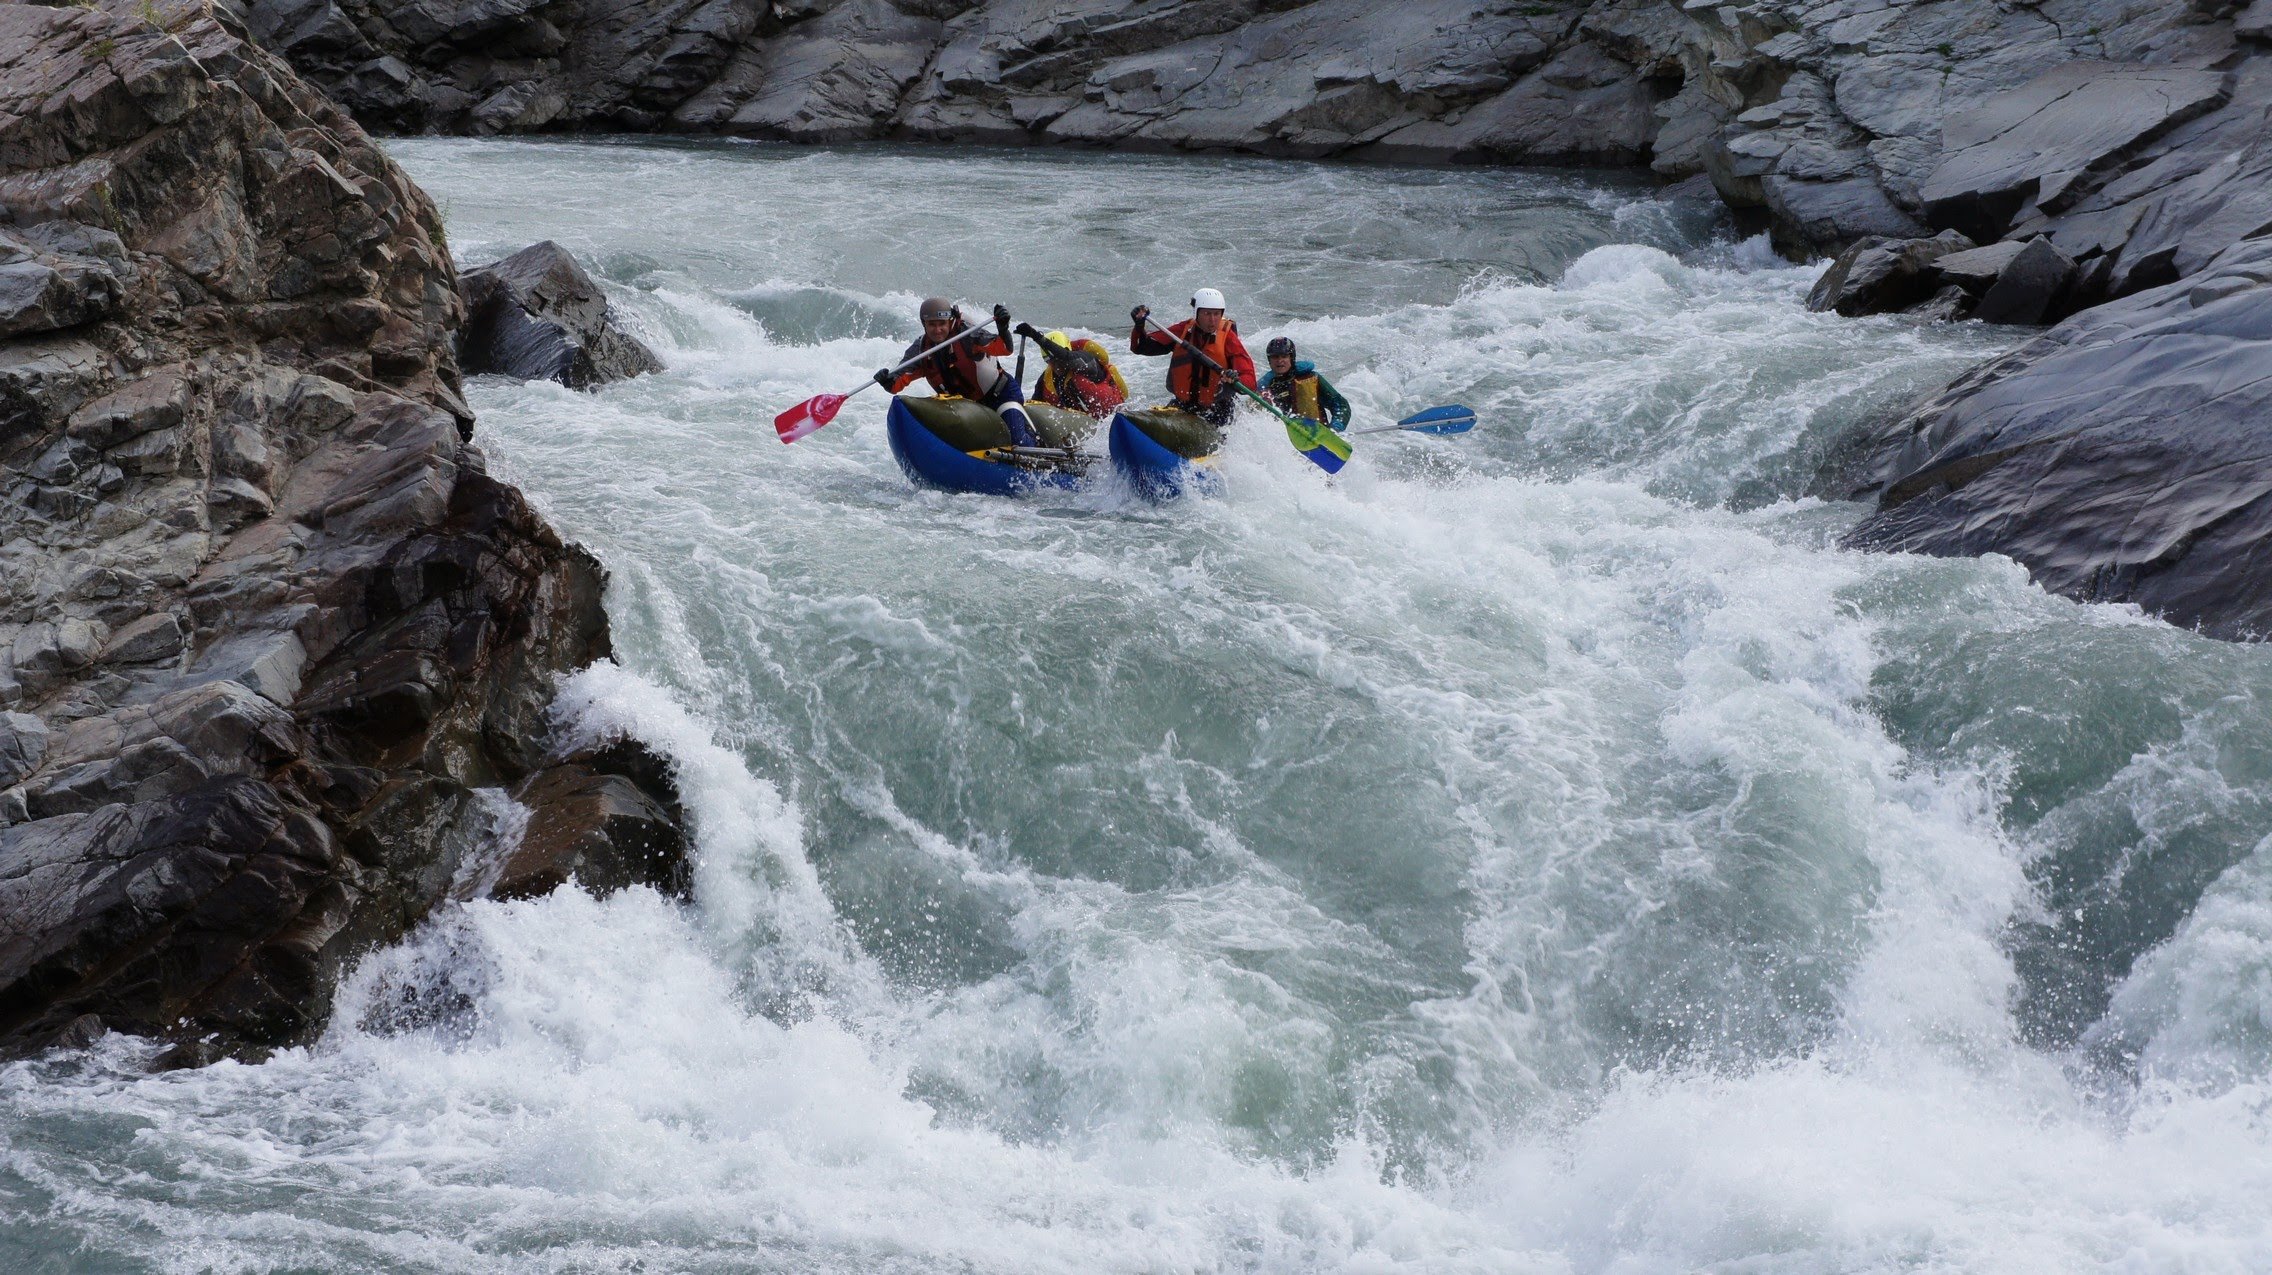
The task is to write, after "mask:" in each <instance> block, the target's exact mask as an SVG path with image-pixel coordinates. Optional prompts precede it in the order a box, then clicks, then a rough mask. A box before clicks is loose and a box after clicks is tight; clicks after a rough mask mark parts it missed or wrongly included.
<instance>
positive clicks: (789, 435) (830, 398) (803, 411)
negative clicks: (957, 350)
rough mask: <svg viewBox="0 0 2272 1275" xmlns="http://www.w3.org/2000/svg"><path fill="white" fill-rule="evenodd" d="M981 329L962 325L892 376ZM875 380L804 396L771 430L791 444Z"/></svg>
mask: <svg viewBox="0 0 2272 1275" xmlns="http://www.w3.org/2000/svg"><path fill="white" fill-rule="evenodd" d="M983 330H984V328H983V326H982V325H980V324H976V323H974V324H972V325H970V326H969V327H967V328H964V329H963V330H962V331H960V332H957V333H955V334H954V335H953V336H950V337H948V338H947V339H946V340H944V341H941V342H939V343H938V344H937V345H934V346H932V347H931V348H930V349H928V350H925V351H923V352H922V353H921V354H918V355H916V356H915V357H914V358H911V359H909V360H907V361H906V362H904V363H902V364H900V365H899V366H898V367H895V368H893V369H892V370H891V371H892V375H894V376H897V375H899V374H900V373H901V372H904V371H906V370H907V369H909V368H911V367H913V366H915V365H916V364H918V363H921V362H922V361H923V360H925V359H927V358H930V357H931V356H932V355H934V354H937V353H938V352H939V351H941V350H943V349H946V348H947V347H948V346H950V345H953V344H954V343H955V342H957V341H960V340H962V339H963V338H964V337H966V336H969V335H971V334H972V333H974V332H980V331H983ZM875 383H876V382H875V378H873V377H870V378H869V379H868V380H867V381H866V382H864V383H863V384H862V385H861V386H860V389H859V390H850V391H847V392H846V393H843V394H815V395H813V396H812V397H811V398H808V399H806V400H805V401H804V402H802V403H799V404H797V405H796V406H795V407H792V408H790V409H789V410H788V411H786V412H783V413H781V414H780V415H779V416H776V417H774V418H773V430H774V432H775V433H777V434H779V435H781V441H782V442H784V443H794V442H796V441H797V440H798V439H800V438H803V437H804V436H805V435H807V434H810V433H812V432H813V431H814V430H816V429H819V428H820V427H821V426H823V425H826V424H828V423H829V422H830V421H833V420H835V419H836V412H837V409H838V408H841V407H843V406H844V400H846V399H848V398H850V397H852V396H853V395H854V394H857V393H859V392H860V390H864V389H866V388H868V386H870V385H874V384H875Z"/></svg>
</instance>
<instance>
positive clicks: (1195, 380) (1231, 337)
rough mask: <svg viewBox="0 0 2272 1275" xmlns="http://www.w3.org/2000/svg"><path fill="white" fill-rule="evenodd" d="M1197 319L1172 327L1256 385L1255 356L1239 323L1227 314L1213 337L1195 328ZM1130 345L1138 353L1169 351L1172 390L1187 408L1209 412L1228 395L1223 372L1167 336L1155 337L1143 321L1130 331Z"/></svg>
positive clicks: (1187, 339) (1233, 373) (1234, 373)
mask: <svg viewBox="0 0 2272 1275" xmlns="http://www.w3.org/2000/svg"><path fill="white" fill-rule="evenodd" d="M1193 322H1194V320H1191V319H1185V320H1184V321H1183V322H1181V323H1178V324H1176V325H1175V326H1173V327H1171V328H1169V329H1168V331H1169V332H1172V333H1174V334H1175V335H1176V336H1179V337H1182V338H1183V339H1184V340H1185V341H1189V342H1190V343H1191V344H1192V345H1194V346H1197V347H1198V348H1199V352H1200V353H1202V354H1204V355H1206V356H1207V357H1208V358H1211V359H1213V360H1215V362H1217V363H1219V364H1221V365H1222V366H1223V367H1226V368H1228V369H1230V371H1231V373H1232V375H1234V376H1236V377H1238V378H1239V380H1240V381H1242V382H1244V383H1245V384H1246V387H1247V388H1248V389H1250V390H1251V389H1253V388H1254V359H1253V357H1252V356H1250V355H1249V354H1247V352H1246V342H1244V341H1241V340H1239V325H1238V324H1237V323H1234V322H1232V320H1231V318H1230V316H1229V315H1225V316H1223V325H1222V326H1221V327H1219V328H1216V329H1215V335H1214V336H1212V337H1209V336H1206V335H1204V334H1202V333H1201V332H1200V331H1199V330H1198V329H1197V328H1195V327H1193V326H1192V324H1193ZM1128 348H1129V349H1131V350H1134V351H1135V352H1136V353H1138V354H1165V355H1168V356H1170V357H1169V359H1168V393H1170V394H1173V395H1175V401H1176V402H1177V403H1178V404H1180V405H1181V406H1182V407H1183V408H1184V409H1185V410H1187V411H1193V412H1205V411H1208V410H1210V409H1213V408H1214V407H1215V404H1216V403H1217V401H1218V400H1221V399H1223V398H1226V397H1228V396H1229V395H1230V394H1231V393H1232V390H1231V387H1230V386H1229V385H1228V384H1227V383H1226V382H1225V380H1224V377H1223V374H1222V373H1220V372H1217V371H1216V370H1215V369H1214V368H1211V367H1209V366H1207V365H1206V364H1204V363H1202V362H1200V361H1199V360H1197V359H1195V358H1193V357H1191V351H1190V350H1188V349H1185V348H1184V347H1183V346H1182V345H1180V344H1177V343H1176V342H1174V341H1170V340H1169V339H1168V338H1166V337H1164V336H1153V335H1152V334H1151V333H1149V332H1146V331H1145V330H1144V325H1143V324H1141V323H1139V324H1137V325H1136V327H1135V329H1134V330H1132V331H1131V332H1129V334H1128Z"/></svg>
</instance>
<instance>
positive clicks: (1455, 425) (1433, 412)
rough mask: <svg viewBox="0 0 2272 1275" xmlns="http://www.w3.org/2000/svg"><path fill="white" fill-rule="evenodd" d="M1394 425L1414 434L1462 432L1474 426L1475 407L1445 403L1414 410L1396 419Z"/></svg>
mask: <svg viewBox="0 0 2272 1275" xmlns="http://www.w3.org/2000/svg"><path fill="white" fill-rule="evenodd" d="M1396 427H1397V428H1398V429H1408V430H1411V431H1412V432H1413V433H1415V434H1464V433H1466V432H1467V431H1469V430H1471V429H1474V428H1475V409H1474V408H1472V407H1462V406H1460V405H1459V404H1457V403H1447V404H1445V405H1444V406H1442V407H1431V408H1429V409H1428V410H1427V411H1425V412H1414V413H1413V414H1412V415H1410V416H1407V417H1405V418H1404V419H1403V420H1401V421H1398V422H1397V423H1396Z"/></svg>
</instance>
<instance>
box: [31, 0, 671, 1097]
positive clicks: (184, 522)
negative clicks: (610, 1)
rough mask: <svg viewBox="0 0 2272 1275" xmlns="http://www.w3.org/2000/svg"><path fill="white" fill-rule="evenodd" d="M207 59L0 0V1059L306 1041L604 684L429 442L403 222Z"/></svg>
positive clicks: (191, 36) (411, 264)
mask: <svg viewBox="0 0 2272 1275" xmlns="http://www.w3.org/2000/svg"><path fill="white" fill-rule="evenodd" d="M433 12H434V13H435V14H438V15H441V16H442V17H443V18H447V19H449V20H452V21H456V20H459V19H464V20H466V21H469V22H475V23H477V24H478V23H481V22H490V21H492V20H493V21H494V22H496V23H498V24H501V25H500V26H499V28H498V29H499V30H503V29H504V28H505V27H509V26H512V25H513V24H514V23H515V22H517V21H518V20H519V18H520V17H527V16H529V15H528V14H527V13H526V12H519V11H515V10H513V9H512V7H511V6H510V5H503V6H498V5H487V4H481V3H476V4H470V5H459V6H456V7H453V8H448V9H446V10H445V9H436V10H433ZM298 13H299V17H298V19H297V22H298V25H297V26H295V27H294V30H295V31H297V32H299V33H300V37H301V41H302V43H305V44H309V45H310V46H311V47H313V46H315V45H319V44H321V45H324V46H326V47H332V46H337V47H340V48H346V47H347V46H348V45H349V44H350V43H351V41H350V40H349V35H348V32H347V31H346V30H344V29H343V28H342V25H341V21H340V20H339V18H338V16H337V15H338V13H339V11H338V10H336V9H334V8H332V7H330V6H326V5H306V6H303V7H302V8H301V9H300V10H298ZM516 13H518V16H516ZM233 22H234V20H233V19H232V18H231V17H230V16H229V13H228V12H227V11H224V10H221V9H218V8H214V7H211V6H209V5H208V4H207V3H205V0H132V2H131V3H129V2H128V0H115V2H114V3H110V4H107V5H89V6H73V7H48V6H33V5H0V234H5V236H6V241H7V243H8V244H9V245H12V247H10V248H9V249H8V250H7V251H9V252H11V253H14V254H15V255H16V256H17V257H18V258H20V259H18V260H15V261H13V263H12V264H15V265H24V264H27V263H28V264H31V265H34V266H36V267H37V268H38V269H39V270H44V271H47V272H48V273H47V274H46V275H40V276H39V277H38V278H39V289H38V290H37V294H36V296H34V298H33V303H32V304H31V305H29V306H17V307H15V308H14V309H10V310H8V311H7V313H8V314H10V315H13V316H16V318H14V319H11V320H9V321H10V322H19V323H21V322H32V327H31V328H27V329H24V330H23V334H21V335H17V336H15V337H14V338H13V339H9V340H4V341H0V464H5V465H6V466H7V473H8V476H9V486H8V493H9V495H8V499H6V500H0V546H5V548H6V550H7V552H5V553H0V1054H13V1053H20V1052H22V1051H24V1050H28V1049H38V1048H45V1047H47V1046H49V1045H52V1044H55V1043H57V1042H68V1041H71V1040H75V1039H91V1038H92V1037H91V1036H90V1035H88V1033H89V1032H91V1031H94V1030H122V1031H129V1032H136V1033H142V1034H148V1035H158V1036H164V1037H168V1038H172V1039H175V1040H176V1041H177V1042H178V1044H177V1047H175V1048H173V1049H171V1050H169V1051H168V1052H167V1053H166V1055H165V1058H166V1060H167V1061H166V1062H165V1063H163V1064H162V1065H177V1064H178V1065H195V1064H199V1063H203V1062H209V1061H212V1060H213V1059H215V1058H219V1057H224V1056H239V1057H249V1056H255V1055H257V1054H258V1053H259V1052H260V1051H262V1050H264V1049H267V1048H271V1047H274V1046H277V1045H282V1044H288V1043H292V1042H295V1041H300V1040H305V1039H306V1038H307V1037H308V1036H309V1035H310V1034H312V1033H313V1032H314V1031H315V1030H317V1029H318V1028H319V1027H320V1026H321V1024H322V1022H323V1019H324V1016H325V1014H326V1012H327V1005H328V1000H329V996H330V988H331V982H332V979H333V977H334V975H335V972H336V971H337V970H338V968H340V966H341V965H342V963H344V962H346V961H348V960H350V959H353V958H354V957H356V956H357V955H358V954H360V953H362V952H364V951H366V950H368V949H369V948H370V947H371V946H372V945H374V944H378V943H384V942H387V941H390V940H392V939H394V938H396V937H399V936H400V935H401V934H403V933H404V932H405V931H406V929H407V928H408V927H409V926H412V925H414V924H416V923H417V922H418V921H419V920H420V918H422V917H423V916H425V915H426V914H427V913H428V912H429V911H430V910H431V909H432V908H434V907H435V906H437V905H439V904H442V903H444V902H446V901H447V900H448V899H449V898H451V897H452V894H451V890H452V880H453V870H454V867H455V865H457V864H458V863H460V862H461V861H462V860H463V859H464V857H465V855H466V854H467V852H468V851H467V847H468V846H470V845H471V844H473V843H475V842H477V841H478V840H480V838H482V837H483V836H485V835H486V834H487V830H488V822H487V820H486V818H485V817H484V816H483V814H482V812H481V810H480V808H479V807H480V803H479V802H477V801H476V800H475V799H474V794H475V793H477V792H479V791H482V790H486V789H495V788H499V787H503V786H510V785H514V784H517V783H519V782H520V781H522V780H523V779H525V778H527V777H528V776H529V775H531V774H533V773H536V772H538V771H540V770H542V769H543V768H544V767H545V766H547V765H549V764H553V762H552V750H553V746H554V741H553V739H552V731H551V726H550V723H549V721H548V720H547V718H546V715H545V708H546V705H547V704H548V703H549V701H550V698H551V695H552V693H553V688H554V687H555V686H556V685H557V681H558V678H559V677H560V675H562V674H563V673H565V672H567V671H569V670H572V669H575V668H578V667H581V666H583V665H585V664H587V663H589V662H591V661H592V660H594V659H597V658H600V657H601V656H604V655H605V654H606V653H607V650H608V637H607V621H606V615H605V612H604V611H603V610H602V609H601V607H600V595H601V590H602V585H603V577H602V574H601V571H600V568H599V564H598V563H597V562H596V561H594V560H593V559H592V558H591V556H590V555H589V554H586V553H583V552H582V551H580V550H576V549H574V548H572V547H571V546H568V545H565V544H563V543H562V542H561V540H560V538H559V537H558V535H556V534H555V533H554V532H553V531H552V530H551V529H550V528H549V527H547V526H545V525H544V523H543V521H542V520H541V519H539V518H538V517H537V516H536V515H535V514H534V513H533V512H532V511H531V510H530V509H529V507H528V505H527V502H526V501H525V500H523V499H522V498H521V497H520V495H519V493H517V492H515V491H513V490H512V489H511V488H510V487H507V486H505V485H504V484H501V483H498V482H497V481H495V480H494V479H492V478H490V477H489V476H488V474H487V473H486V466H485V464H484V462H483V460H482V457H481V454H480V452H479V450H478V449H477V448H475V447H473V446H472V445H471V443H470V441H469V439H468V430H469V429H470V426H471V414H470V413H469V412H468V411H467V410H466V407H465V404H464V401H463V399H462V398H461V397H460V395H459V393H458V384H459V371H458V367H457V364H456V361H455V359H454V357H453V355H452V347H453V344H454V338H455V336H456V332H457V329H458V328H459V326H460V324H461V322H462V320H463V317H464V311H463V309H462V302H461V300H460V298H459V295H458V291H457V287H456V271H455V268H454V266H453V263H452V262H451V260H450V257H449V253H448V250H447V248H446V247H445V246H444V244H443V242H442V238H441V227H440V221H439V218H438V217H437V216H436V214H435V210H434V208H433V206H432V205H431V204H430V203H429V202H428V201H427V200H426V198H425V196H424V195H423V194H421V193H420V192H419V191H418V190H417V188H416V187H414V186H413V185H411V183H410V182H409V180H408V179H407V178H406V177H405V176H404V175H403V173H402V172H401V170H400V169H399V168H397V167H396V166H395V165H394V164H393V163H392V162H391V161H390V160H389V159H388V158H387V157H386V156H385V154H384V153H383V152H381V151H380V150H379V149H378V148H377V147H376V146H374V145H373V144H372V142H371V140H370V139H369V138H368V137H367V136H365V135H364V133H363V132H362V130H361V129H360V128H359V127H357V126H356V125H355V124H354V123H353V122H352V121H351V120H349V119H348V118H347V117H346V116H345V115H344V114H343V113H342V112H341V111H340V110H339V109H338V108H337V107H336V106H334V105H333V104H332V103H331V102H330V101H328V100H326V99H325V98H324V97H322V96H321V95H320V94H317V93H315V92H313V91H311V90H310V89H309V88H308V87H307V86H306V85H305V84H303V83H301V82H300V81H299V80H298V79H297V78H296V77H295V76H294V75H293V73H292V72H291V70H290V69H289V68H288V67H286V66H285V65H284V64H283V63H282V62H280V61H278V60H277V59H276V58H274V57H273V56H271V55H270V54H268V53H266V52H263V51H262V50H260V49H259V48H257V47H254V46H253V45H251V44H250V43H248V42H247V41H246V40H245V38H244V37H243V34H242V32H241V31H240V30H239V29H237V28H236V27H235V26H234V25H233ZM515 29H525V28H515ZM500 38H502V37H500ZM59 86H67V88H64V87H59ZM96 219H99V220H100V221H101V223H102V225H103V226H104V227H106V228H107V229H104V230H100V231H97V230H92V229H89V223H90V222H91V221H93V220H96ZM23 245H30V248H28V249H27V248H25V247H23ZM27 254H28V255H27ZM74 272H76V273H74ZM18 274H19V275H26V277H28V274H27V272H22V271H19V272H18ZM51 276H52V277H51ZM58 280H60V281H61V282H58ZM8 295H10V296H13V295H15V294H12V293H11V294H8ZM24 316H33V318H34V319H36V322H33V321H32V319H26V318H25V317H24ZM64 324H68V325H69V326H68V330H67V331H49V330H45V329H46V328H55V327H57V326H59V325H64ZM578 764H580V765H581V766H582V767H583V768H584V772H585V775H586V780H585V782H586V784H587V787H589V788H591V789H592V790H593V792H594V793H596V794H598V795H597V796H592V795H590V794H587V795H586V797H585V798H584V799H583V806H582V807H579V808H586V807H591V808H600V809H603V810H604V812H605V818H603V819H601V821H600V825H601V826H602V827H603V830H607V833H608V835H609V836H616V837H617V840H618V841H621V842H622V843H623V844H625V845H629V844H631V842H630V840H629V838H630V834H629V833H628V832H621V835H620V836H618V832H619V831H620V829H619V828H618V825H619V824H620V821H621V818H622V817H623V812H624V811H627V810H633V809H634V808H635V807H636V803H635V802H633V801H632V800H631V799H630V798H629V797H627V796H624V795H623V793H622V792H621V791H619V789H620V788H621V787H622V786H625V785H632V786H634V790H636V788H635V785H636V781H635V780H633V779H631V778H628V777H626V776H624V775H623V774H621V773H620V772H618V771H611V770H609V769H608V765H609V764H610V762H609V760H608V759H607V758H606V757H603V756H599V755H594V756H591V757H587V758H585V759H583V760H582V761H580V762H579V763H578ZM595 803H596V806H595ZM655 804H656V806H657V808H659V809H664V810H665V811H666V814H669V813H673V812H671V811H670V810H669V809H668V807H667V806H666V805H665V804H663V803H660V802H657V803H655ZM650 813H651V812H650ZM610 821H614V822H610ZM650 840H652V839H650ZM610 844H611V845H612V844H615V843H614V842H610ZM654 844H656V845H660V844H661V842H659V841H657V842H654ZM671 844H672V845H675V844H676V843H675V842H673V843H671ZM594 854H595V857H594V859H593V862H594V864H598V863H599V862H600V859H601V857H602V856H599V855H598V852H597V851H595V852H594ZM647 869H648V870H650V871H651V872H660V871H662V870H663V869H662V868H661V867H659V866H657V865H655V864H652V863H650V864H648V865H647ZM597 871H598V869H597V868H596V867H595V869H594V874H595V875H596V874H597Z"/></svg>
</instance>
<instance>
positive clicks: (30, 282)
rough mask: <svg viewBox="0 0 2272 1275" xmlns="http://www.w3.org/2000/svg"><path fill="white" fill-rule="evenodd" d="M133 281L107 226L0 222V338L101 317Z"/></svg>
mask: <svg viewBox="0 0 2272 1275" xmlns="http://www.w3.org/2000/svg"><path fill="white" fill-rule="evenodd" d="M133 279H134V268H133V266H132V265H131V264H130V263H129V262H128V260H127V257H126V250H125V247H124V245H123V244H121V243H120V241H119V238H118V236H117V235H114V234H112V233H111V232H109V231H107V230H102V229H98V228H96V227H92V226H82V225H76V224H73V223H70V222H51V223H46V224H41V225H34V226H25V227H13V228H12V227H7V226H0V337H10V336H18V335H22V334H24V333H29V332H45V331H50V330H53V329H56V328H68V327H76V326H78V325H79V324H82V323H86V322H89V321H91V320H94V319H98V318H101V317H102V316H103V315H106V314H108V313H110V312H111V311H112V310H113V309H115V308H117V306H118V303H119V301H120V300H121V299H122V298H123V297H124V296H125V295H126V290H127V288H128V287H129V286H130V285H131V284H132V282H133Z"/></svg>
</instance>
